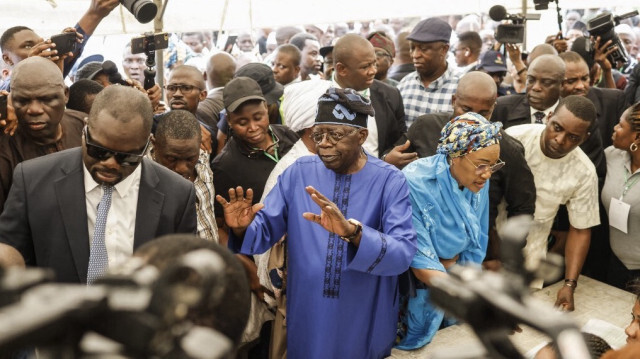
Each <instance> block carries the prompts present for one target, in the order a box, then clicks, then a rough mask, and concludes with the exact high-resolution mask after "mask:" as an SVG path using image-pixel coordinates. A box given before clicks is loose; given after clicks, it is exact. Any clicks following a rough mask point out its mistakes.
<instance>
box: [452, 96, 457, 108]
mask: <svg viewBox="0 0 640 359" xmlns="http://www.w3.org/2000/svg"><path fill="white" fill-rule="evenodd" d="M451 107H456V94H453V95H451Z"/></svg>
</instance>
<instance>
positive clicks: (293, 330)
mask: <svg viewBox="0 0 640 359" xmlns="http://www.w3.org/2000/svg"><path fill="white" fill-rule="evenodd" d="M305 186H313V187H314V188H315V189H316V190H318V191H319V192H320V193H322V194H324V195H325V196H326V197H327V198H329V199H330V200H332V201H334V202H335V203H336V205H337V206H338V208H340V210H341V211H342V213H343V214H344V216H345V217H347V218H354V219H356V220H358V221H360V222H361V223H362V225H363V226H362V227H363V228H362V239H361V240H360V246H359V247H355V246H354V245H353V244H349V243H347V242H345V241H343V240H342V239H340V238H339V237H338V236H336V235H334V234H331V233H329V232H328V231H326V230H325V229H324V228H322V227H321V226H320V225H318V224H316V223H313V222H310V221H307V220H306V219H304V218H303V217H302V213H304V212H312V213H319V211H320V210H319V207H318V205H317V204H315V203H314V202H313V200H312V199H311V198H310V196H309V195H308V194H307V193H306V191H305ZM408 197H409V190H408V188H407V185H406V182H405V178H404V176H403V175H402V173H401V172H400V171H398V170H397V169H396V168H395V167H393V166H391V165H389V164H387V163H385V162H382V161H381V160H379V159H377V158H374V157H372V156H368V158H367V163H366V165H365V166H364V168H362V169H361V170H360V171H358V172H356V173H353V174H348V175H344V174H336V173H335V172H333V171H331V170H329V169H327V168H326V167H325V166H324V164H323V163H322V161H321V160H320V158H319V157H318V156H304V157H301V158H299V159H298V160H297V161H296V162H295V163H293V164H292V165H291V166H289V168H287V169H286V170H285V171H284V172H283V173H282V174H281V175H280V176H279V177H278V182H277V184H276V185H275V187H273V189H272V190H271V192H269V194H268V195H267V197H266V198H265V200H264V205H265V207H264V208H263V209H262V210H260V211H259V212H258V213H257V214H256V217H255V219H254V220H253V222H252V223H251V225H250V226H249V228H247V231H246V233H245V235H244V239H243V240H242V239H240V238H237V237H235V236H234V235H233V232H230V233H231V234H230V237H229V247H230V248H231V249H232V250H234V251H239V252H241V253H245V254H253V253H262V252H264V251H266V250H267V249H268V248H269V247H271V246H272V245H274V244H275V243H276V242H277V241H278V240H279V239H280V238H281V237H282V235H283V234H284V233H287V249H288V254H289V255H288V257H287V261H288V262H287V266H288V267H287V283H286V284H287V357H288V358H291V359H297V358H304V359H326V358H362V359H367V358H371V359H374V358H376V359H377V358H386V357H387V356H389V355H390V354H391V348H392V347H393V344H394V340H395V334H396V324H397V322H398V275H399V274H401V273H403V272H405V271H406V270H407V269H408V268H409V262H410V261H411V259H412V258H413V257H414V254H415V232H414V230H413V227H412V226H411V205H410V204H409V199H408Z"/></svg>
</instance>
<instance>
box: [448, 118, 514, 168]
mask: <svg viewBox="0 0 640 359" xmlns="http://www.w3.org/2000/svg"><path fill="white" fill-rule="evenodd" d="M500 128H502V123H501V122H489V121H487V119H485V118H484V117H482V116H481V115H479V114H477V113H474V112H467V113H465V114H463V115H460V116H458V117H456V118H454V119H452V120H451V121H449V122H447V124H446V125H444V127H443V128H442V131H441V132H440V136H441V137H440V140H438V149H437V150H436V152H437V153H442V154H444V155H448V156H449V157H450V158H455V157H460V156H464V155H466V154H468V153H471V152H475V151H477V150H480V149H483V148H485V147H489V146H491V145H495V144H498V143H499V141H500V139H501V138H502V135H501V134H500Z"/></svg>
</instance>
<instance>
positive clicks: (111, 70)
mask: <svg viewBox="0 0 640 359" xmlns="http://www.w3.org/2000/svg"><path fill="white" fill-rule="evenodd" d="M102 71H104V73H105V74H107V75H108V76H109V82H111V83H112V84H120V85H124V86H131V85H130V84H129V83H128V82H126V81H125V80H123V79H122V75H120V72H118V67H117V66H116V64H115V63H114V62H113V61H111V60H107V61H105V62H103V63H102Z"/></svg>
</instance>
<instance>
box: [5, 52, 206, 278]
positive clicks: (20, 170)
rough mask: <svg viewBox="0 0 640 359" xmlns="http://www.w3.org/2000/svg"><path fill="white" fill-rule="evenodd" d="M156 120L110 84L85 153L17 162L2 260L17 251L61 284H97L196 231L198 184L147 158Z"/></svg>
mask: <svg viewBox="0 0 640 359" xmlns="http://www.w3.org/2000/svg"><path fill="white" fill-rule="evenodd" d="M41 60H42V61H46V62H48V63H50V64H51V65H52V66H54V67H55V65H54V64H53V63H52V62H51V61H49V60H46V59H41ZM28 61H30V60H29V59H27V60H25V61H23V62H25V63H26V62H28ZM21 65H22V63H21ZM56 71H58V74H59V75H60V77H62V74H60V71H59V70H57V68H56ZM45 98H46V97H45ZM40 101H44V100H40ZM31 102H33V103H36V102H37V101H36V100H33V101H31ZM32 106H35V104H34V105H32ZM152 118H153V109H152V107H151V102H150V101H149V99H148V98H147V96H146V95H145V94H143V93H142V92H140V91H138V90H136V89H132V88H130V87H126V86H109V87H107V88H105V89H104V90H102V91H101V92H100V93H99V94H98V95H97V96H96V99H95V101H94V103H93V107H92V108H91V113H90V114H89V119H88V121H87V126H86V127H84V130H83V135H82V147H81V148H72V149H69V150H66V151H61V152H58V153H54V154H51V155H47V156H43V157H40V158H36V159H33V160H29V161H25V162H23V163H20V164H19V165H18V166H17V167H16V169H15V171H14V177H13V185H12V187H11V190H10V192H9V196H8V197H7V201H6V203H5V210H4V212H2V215H0V242H1V243H3V244H2V245H0V257H5V258H7V257H8V256H7V253H14V252H15V250H17V251H18V252H19V253H20V254H21V256H22V257H23V258H24V263H26V265H28V266H37V267H42V268H51V269H53V271H54V273H55V275H56V280H57V281H60V282H70V283H87V284H91V283H93V281H94V280H96V279H98V278H99V277H100V276H101V275H102V274H103V273H104V272H105V271H106V269H107V268H109V267H112V266H114V265H118V263H120V262H121V261H123V260H125V259H126V258H128V257H129V256H131V254H132V253H133V250H134V249H135V248H136V247H138V246H140V245H141V244H143V243H145V242H147V241H149V240H151V239H154V238H156V237H159V236H161V235H164V234H171V233H195V231H196V206H195V198H196V197H195V191H194V188H193V184H192V183H191V182H189V181H187V180H185V179H184V178H182V177H180V176H179V175H177V174H175V173H174V172H172V171H170V170H168V169H166V168H164V167H163V166H161V165H159V164H156V163H155V162H153V161H151V160H148V159H145V158H144V153H145V151H146V150H147V148H148V147H149V142H150V134H151V124H152ZM9 264H15V265H20V262H19V261H14V262H13V263H9ZM23 265H24V264H23Z"/></svg>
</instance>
